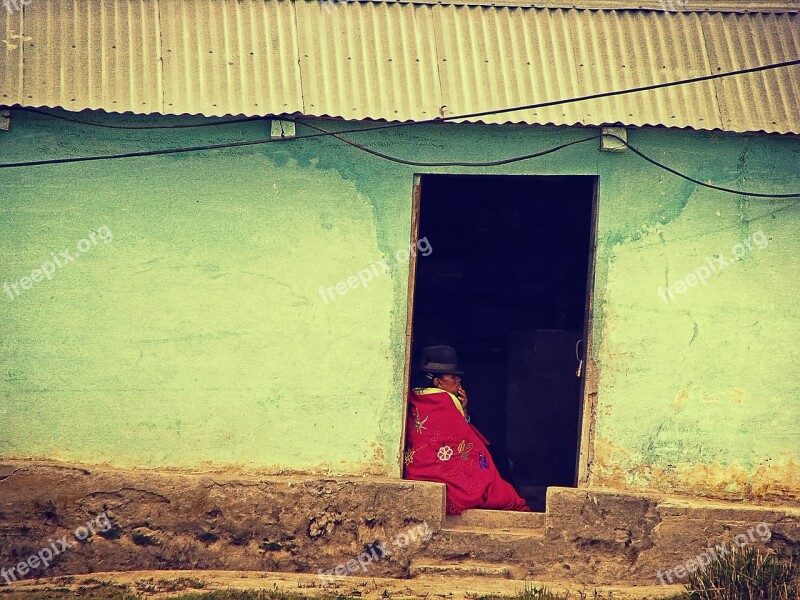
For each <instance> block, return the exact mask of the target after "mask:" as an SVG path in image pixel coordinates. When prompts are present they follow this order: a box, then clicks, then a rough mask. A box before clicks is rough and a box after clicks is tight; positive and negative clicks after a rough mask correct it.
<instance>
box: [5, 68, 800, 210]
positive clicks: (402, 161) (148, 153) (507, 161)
mask: <svg viewBox="0 0 800 600" xmlns="http://www.w3.org/2000/svg"><path fill="white" fill-rule="evenodd" d="M795 64H800V59H796V60H791V61H784V62H781V63H773V64H769V65H761V66H759V67H751V68H748V69H740V70H737V71H730V72H726V73H718V74H715V75H706V76H702V77H694V78H691V79H685V80H679V81H673V82H667V83H661V84H653V85H649V86H643V87H639V88H629V89H626V90H616V91H612V92H603V93H600V94H591V95H587V96H579V97H574V98H568V99H564V100H555V101H550V102H540V103H537V104H528V105H524V106H517V107H510V108H502V109H496V110H492V111H483V112H480V113H471V114H466V115H452V116H449V117H436V118H433V119H428V120H424V121H411V122H405V123H391V124H387V125H379V126H375V127H367V128H356V129H349V130H342V131H338V132H335V131H328V130H326V129H323V128H322V127H318V126H315V125H311V124H309V123H305V122H302V121H298V123H299V124H301V125H305V126H306V127H309V128H311V129H315V130H317V131H318V132H319V133H317V134H310V135H305V136H299V137H295V138H286V139H283V138H274V139H260V140H242V141H236V142H225V143H220V144H207V145H202V146H191V147H183V148H165V149H159V150H145V151H138V152H126V153H121V154H111V155H99V156H84V157H73V158H60V159H44V160H39V161H25V162H19V163H3V164H0V168H12V167H30V166H39V165H50V164H65V163H73V162H86V161H96V160H111V159H123V158H136V157H144V156H158V155H163V154H178V153H185V152H199V151H204V150H216V149H223V148H234V147H241V146H253V145H258V144H266V143H274V142H283V141H296V140H302V139H308V138H316V137H327V136H332V137H334V138H336V139H338V140H339V141H342V142H344V143H346V144H349V145H351V146H353V147H355V148H357V149H359V150H362V151H364V152H367V153H369V154H371V155H373V156H376V157H379V158H382V159H385V160H390V161H392V162H396V163H399V164H404V165H411V166H422V167H453V166H463V167H491V166H499V165H505V164H510V163H514V162H519V161H522V160H528V159H531V158H537V157H540V156H544V155H546V154H550V153H553V152H557V151H559V150H562V149H564V148H567V147H569V146H572V145H575V144H580V143H584V142H588V141H590V140H593V139H598V138H599V137H600V136H599V135H595V136H591V137H587V138H583V139H580V140H575V141H572V142H567V143H565V144H561V145H558V146H555V147H553V148H549V149H547V150H542V151H540V152H535V153H532V154H525V155H521V156H515V157H510V158H505V159H500V160H496V161H486V162H460V161H448V162H423V161H412V160H407V159H402V158H398V157H394V156H391V155H388V154H384V153H382V152H379V151H377V150H373V149H371V148H369V147H367V146H365V145H363V144H359V143H357V142H354V141H353V140H349V139H348V138H345V137H343V135H342V134H344V133H361V132H369V131H375V130H379V129H391V128H395V127H405V126H410V125H423V124H436V123H445V122H447V121H450V120H457V119H466V118H474V117H478V116H487V115H492V114H500V113H506V112H513V111H519V110H530V109H533V108H542V107H547V106H554V105H557V104H567V103H570V102H579V101H582V100H590V99H597V98H602V97H607V96H614V95H620V94H627V93H633V92H639V91H645V90H650V89H658V88H663V87H668V86H673V85H685V84H688V83H694V82H698V81H706V80H709V79H717V78H720V77H728V76H731V75H739V74H743V73H753V72H756V71H764V70H767V69H776V68H780V67H786V66H791V65H795ZM38 112H41V114H45V115H47V116H52V117H55V118H60V117H59V116H58V115H52V114H50V113H46V112H44V111H38ZM66 120H70V119H66ZM249 120H255V119H252V118H247V119H235V120H231V121H227V122H223V123H209V124H196V125H192V124H189V125H185V126H201V125H202V126H211V125H224V124H230V123H234V122H243V121H249ZM76 122H81V123H82V124H87V125H93V123H91V122H82V121H81V120H76ZM103 125H106V124H103ZM103 125H100V126H103ZM172 127H174V126H151V127H130V126H118V127H115V128H122V129H127V128H134V129H163V128H172ZM603 135H605V136H607V137H612V138H615V139H617V140H619V141H620V142H622V143H623V144H624V145H625V146H626V147H627V148H629V149H630V150H631V151H632V152H633V153H634V154H636V155H637V156H639V157H640V158H642V159H644V160H646V161H647V162H649V163H651V164H653V165H654V166H657V167H659V168H662V169H664V170H666V171H668V172H669V173H672V174H674V175H676V176H678V177H681V178H683V179H686V180H687V181H691V182H693V183H695V184H697V185H700V186H703V187H707V188H710V189H714V190H717V191H721V192H726V193H731V194H736V195H742V196H752V197H757V198H798V197H800V194H764V193H759V192H748V191H743V190H734V189H732V188H726V187H722V186H717V185H713V184H708V183H705V182H703V181H700V180H698V179H695V178H693V177H691V176H689V175H685V174H684V173H681V172H680V171H677V170H676V169H673V168H671V167H668V166H666V165H664V164H662V163H660V162H658V161H656V160H655V159H652V158H650V157H649V156H647V155H646V154H644V153H643V152H641V151H640V150H638V149H637V148H635V147H633V146H631V145H630V144H628V143H627V142H626V141H624V140H622V139H621V138H619V137H617V136H615V135H611V134H603Z"/></svg>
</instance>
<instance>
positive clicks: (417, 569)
mask: <svg viewBox="0 0 800 600" xmlns="http://www.w3.org/2000/svg"><path fill="white" fill-rule="evenodd" d="M409 575H411V577H418V576H420V575H431V576H436V577H442V576H444V577H496V578H501V579H515V578H520V577H521V576H522V575H524V569H520V568H519V567H513V566H509V565H501V564H496V563H486V562H479V561H474V560H467V561H462V562H454V561H440V560H437V559H436V558H428V559H415V560H414V561H413V562H412V563H411V566H410V567H409Z"/></svg>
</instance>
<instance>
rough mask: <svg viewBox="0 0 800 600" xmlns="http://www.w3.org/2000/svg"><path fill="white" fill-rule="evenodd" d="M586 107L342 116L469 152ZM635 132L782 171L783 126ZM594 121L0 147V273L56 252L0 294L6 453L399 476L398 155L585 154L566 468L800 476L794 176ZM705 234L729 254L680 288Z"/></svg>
mask: <svg viewBox="0 0 800 600" xmlns="http://www.w3.org/2000/svg"><path fill="white" fill-rule="evenodd" d="M88 116H90V117H91V118H92V119H94V120H107V121H110V122H114V123H116V124H119V123H131V124H144V123H154V122H170V123H175V122H196V121H197V119H189V118H182V119H180V118H163V119H158V118H157V117H150V118H146V117H124V118H123V117H117V116H104V115H101V114H91V115H88ZM318 124H322V125H323V126H327V127H345V126H347V127H351V126H352V124H347V125H343V124H334V123H330V122H327V123H326V122H318ZM298 133H299V134H301V135H303V134H307V133H311V131H310V130H308V129H306V128H304V127H302V126H301V127H298ZM593 133H594V131H593V130H582V129H569V128H535V129H533V128H525V127H516V126H510V127H495V126H492V127H489V126H460V125H449V126H439V127H430V126H424V127H412V128H400V129H396V130H388V131H379V132H375V133H369V134H366V133H364V134H352V137H353V138H355V139H357V140H358V141H359V142H362V143H365V144H367V145H369V146H371V147H374V148H376V149H379V150H381V151H384V152H389V153H391V154H395V155H398V156H401V157H404V158H412V159H417V160H463V161H470V160H491V159H494V158H498V157H501V156H511V155H516V154H524V153H530V152H534V151H536V150H540V149H545V148H549V147H551V146H554V145H556V144H559V143H563V142H567V141H571V140H577V139H581V138H584V137H587V136H589V135H591V134H593ZM267 135H268V131H267V126H266V125H265V124H259V123H249V124H238V125H228V126H224V127H207V128H195V129H180V130H169V131H164V130H162V131H158V132H148V131H122V130H109V129H97V128H90V127H86V126H82V125H77V124H69V123H64V122H60V121H54V120H51V119H49V118H46V117H41V116H37V115H30V114H25V113H15V114H14V119H13V123H12V130H11V131H10V132H7V133H0V149H2V156H3V159H2V160H3V162H6V161H7V162H11V161H18V160H35V159H42V158H49V157H61V156H77V155H90V154H108V153H114V152H125V151H135V150H144V149H149V148H155V147H170V146H190V145H198V144H206V143H218V142H224V141H228V140H238V139H255V138H262V137H266V136H267ZM630 141H631V142H632V143H633V144H635V145H637V146H639V147H640V148H641V149H642V150H643V151H645V152H647V153H648V154H650V155H651V156H653V157H654V158H657V159H659V160H662V161H664V162H666V163H668V164H669V165H671V166H673V167H675V168H677V169H680V170H683V171H686V172H689V173H691V174H693V175H695V176H697V177H699V178H700V179H702V180H709V181H712V182H713V183H717V184H722V185H727V186H731V187H744V188H749V189H756V190H761V191H766V192H776V193H781V192H783V193H787V192H797V191H798V190H800V169H798V166H800V161H799V160H798V158H799V153H800V142H798V140H797V139H795V138H788V137H785V138H780V137H767V136H760V135H752V136H744V135H730V134H722V133H699V132H690V131H672V130H664V129H646V130H637V131H632V132H630ZM597 146H598V144H597V142H596V141H591V142H588V143H585V144H580V145H576V146H572V147H570V148H568V149H565V150H562V151H560V152H558V153H555V154H551V155H548V156H545V157H542V158H539V159H535V160H530V161H526V162H521V163H515V164H513V165H508V166H505V167H501V168H491V169H486V168H484V169H479V168H448V169H419V168H413V167H407V166H403V165H398V164H396V163H390V162H387V161H384V160H382V159H379V158H376V157H371V156H367V155H365V154H363V153H362V152H360V151H358V150H356V149H353V148H351V147H349V146H345V145H343V144H341V143H340V142H337V141H335V140H333V139H330V138H326V139H315V140H308V141H294V142H287V143H275V144H266V145H259V146H249V147H245V148H239V149H227V150H214V151H208V152H198V153H192V154H178V155H169V156H159V157H148V158H135V159H126V160H115V161H103V162H88V163H79V164H70V165H55V166H38V167H30V168H19V169H4V170H2V171H0V215H1V217H0V228H2V234H0V257H2V260H0V278H2V279H1V280H0V283H3V282H8V283H13V282H19V281H20V279H21V278H22V277H23V276H26V275H27V276H30V275H31V272H32V271H33V270H34V269H37V268H39V267H40V266H41V265H43V264H45V263H46V261H48V260H52V257H51V255H52V253H55V254H56V256H58V254H59V251H63V250H65V249H69V250H70V253H71V254H72V255H73V256H77V258H76V259H75V260H74V261H73V262H71V263H69V264H66V265H64V266H63V268H56V269H55V272H54V274H53V275H52V279H51V280H47V279H44V280H43V281H41V282H30V281H29V282H27V283H28V285H29V286H30V289H23V288H22V283H18V289H19V290H20V295H19V296H16V297H15V298H14V299H13V300H12V299H11V298H10V296H9V295H8V294H4V296H3V297H2V298H0V300H2V302H0V323H2V332H3V334H2V337H1V339H0V372H1V373H2V381H0V417H1V418H0V448H2V450H1V451H0V452H2V456H4V457H6V458H26V457H40V458H48V459H57V460H64V461H72V462H85V463H103V462H107V463H110V464H113V465H117V466H139V467H160V466H170V467H180V468H203V467H209V466H213V467H225V466H230V467H231V468H236V469H242V468H245V469H247V468H253V469H258V470H261V471H266V472H281V471H298V472H309V473H324V472H327V473H331V474H338V475H363V474H373V475H389V476H396V475H398V474H399V466H398V461H399V452H400V447H401V442H402V441H401V439H400V437H401V423H402V416H403V404H404V402H403V398H402V388H403V381H402V378H403V369H404V363H403V361H404V353H405V340H404V330H405V324H406V314H407V305H406V296H407V279H408V270H407V269H408V267H407V264H406V263H405V262H404V261H402V260H400V261H398V260H397V258H396V252H397V251H398V250H402V249H403V248H407V247H408V244H409V240H410V217H411V190H412V178H413V173H414V172H452V173H456V172H458V173H526V174H589V175H592V174H595V175H599V176H600V190H599V194H600V210H599V215H598V234H597V262H596V281H595V290H594V302H595V313H594V315H595V319H594V323H593V334H594V345H593V359H594V365H593V366H594V367H596V373H597V376H596V387H597V389H596V391H597V394H596V395H592V396H591V397H592V399H593V404H592V406H591V408H592V411H591V413H592V414H593V415H594V417H593V418H594V419H595V422H594V429H593V433H592V436H593V437H592V439H591V443H590V444H589V448H590V455H589V457H588V458H589V463H588V480H587V482H588V483H590V484H593V485H600V486H612V487H622V488H633V489H648V488H657V489H669V490H673V491H684V492H686V493H693V494H708V495H713V496H722V497H740V496H761V497H769V496H777V497H781V498H797V497H800V474H799V473H798V465H797V462H796V461H797V460H798V458H797V456H798V454H800V448H798V444H800V442H798V439H800V435H798V434H799V433H800V431H799V428H800V425H798V423H800V419H798V416H800V415H798V413H799V412H800V409H798V405H797V392H798V384H797V377H796V375H795V366H796V364H797V363H798V360H797V359H798V353H799V352H798V350H797V349H796V346H795V345H794V340H795V338H797V337H798V334H800V320H798V302H797V300H796V287H797V282H798V281H800V246H799V245H798V242H797V241H796V237H795V232H796V231H797V229H798V226H800V209H798V208H797V207H796V203H797V200H796V199H795V200H758V199H750V200H748V199H745V198H743V197H739V196H734V195H729V194H722V193H719V192H714V191H711V190H706V189H703V188H700V187H698V186H696V185H694V184H692V183H689V182H686V181H683V180H680V179H678V178H676V177H674V176H672V175H670V174H668V173H666V172H664V171H661V170H658V169H656V168H655V167H653V166H651V165H648V164H647V163H645V162H643V161H642V160H641V159H639V158H638V157H636V156H634V155H632V154H631V153H626V154H606V153H599V152H598V151H597ZM103 227H105V228H106V229H104V230H101V232H100V233H103V232H110V233H111V234H112V236H111V237H113V241H110V242H108V243H106V242H105V241H103V239H102V237H101V236H99V235H98V234H97V233H95V241H96V244H94V245H92V241H91V240H90V239H89V237H88V234H89V232H92V231H94V232H97V231H98V229H100V228H103ZM759 232H761V233H763V238H762V236H761V234H759ZM754 236H755V237H754ZM106 237H109V236H106ZM82 239H87V240H89V241H88V242H87V243H88V244H89V246H85V245H84V247H86V248H87V251H86V252H85V253H81V252H80V251H78V250H77V244H78V243H79V241H80V240H82ZM762 240H766V243H762ZM430 241H431V245H432V247H433V251H434V252H435V251H436V242H435V240H430ZM746 241H749V243H750V248H748V249H746V251H745V252H743V253H741V252H740V253H741V254H742V259H741V260H739V261H734V262H731V258H732V252H733V248H734V246H735V245H736V244H738V243H745V242H746ZM743 247H744V246H743ZM737 250H738V248H737ZM720 253H722V254H724V259H725V260H726V261H727V262H728V263H729V264H728V265H727V266H724V268H722V269H721V271H720V272H719V273H716V274H712V275H711V276H709V278H708V281H707V282H706V283H705V285H699V284H696V285H695V286H694V287H687V288H686V289H683V288H681V289H683V293H682V294H681V293H678V291H677V290H676V289H675V282H676V281H678V280H679V279H683V278H685V277H686V275H687V274H688V273H690V272H696V271H698V269H699V267H701V266H704V265H707V264H708V259H710V258H711V257H712V256H713V255H715V254H717V255H719V254H720ZM401 257H402V254H401ZM381 260H382V261H385V262H386V264H387V266H388V267H389V268H390V271H389V272H388V273H384V272H383V270H382V269H381V268H378V267H377V261H381ZM421 260H424V258H423V259H421ZM372 265H375V266H376V270H375V271H373V274H375V273H379V275H374V277H373V280H372V281H371V282H370V283H369V286H368V287H366V288H365V287H363V286H359V287H356V288H355V289H353V288H347V289H348V291H347V293H346V294H344V295H338V294H336V292H335V291H334V292H333V297H334V298H335V299H331V297H330V296H328V299H327V302H326V300H325V299H323V294H321V293H320V287H323V288H327V287H331V286H335V285H336V283H337V282H342V281H346V280H347V278H348V277H349V276H352V275H355V274H357V273H358V271H359V270H362V269H369V268H371V266H372ZM700 273H703V272H702V271H701V272H700ZM695 283H696V282H695ZM345 285H346V284H345ZM668 285H669V286H672V288H671V289H672V294H673V296H674V299H670V297H669V292H667V291H666V289H665V288H666V286H668ZM659 286H660V287H662V289H665V292H664V295H665V296H666V298H667V300H666V302H665V301H664V299H662V297H661V295H660V294H659V292H658V288H659ZM11 295H14V293H13V291H12V293H11ZM593 372H594V371H593ZM593 386H594V384H592V385H591V386H590V387H593Z"/></svg>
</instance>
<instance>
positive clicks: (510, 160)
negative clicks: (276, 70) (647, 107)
mask: <svg viewBox="0 0 800 600" xmlns="http://www.w3.org/2000/svg"><path fill="white" fill-rule="evenodd" d="M303 125H305V126H306V127H310V128H311V129H316V130H317V131H321V132H324V133H327V134H329V135H331V136H333V137H334V138H336V139H337V140H339V141H341V142H344V143H345V144H349V145H350V146H353V147H354V148H358V149H359V150H363V151H364V152H366V153H368V154H372V155H373V156H377V157H378V158H383V159H385V160H388V161H391V162H395V163H399V164H401V165H411V166H412V167H497V166H499V165H507V164H510V163H515V162H519V161H521V160H528V159H530V158H538V157H539V156H544V155H546V154H552V153H553V152H558V151H559V150H563V149H564V148H568V147H569V146H574V145H575V144H582V143H584V142H590V141H592V140H596V139H599V138H600V135H599V134H598V135H593V136H590V137H587V138H583V139H580V140H573V141H571V142H567V143H565V144H560V145H558V146H554V147H552V148H548V149H547V150H541V151H540V152H533V153H532V154H523V155H522V156H514V157H511V158H502V159H500V160H492V161H487V162H457V161H453V162H422V161H417V160H406V159H404V158H397V157H396V156H391V155H389V154H384V153H383V152H378V151H377V150H373V149H372V148H368V147H367V146H364V145H363V144H359V143H358V142H354V141H353V140H350V139H347V138H346V137H344V136H342V135H341V134H339V133H338V132H334V131H328V130H327V129H323V128H322V127H318V126H316V125H311V124H309V123H303Z"/></svg>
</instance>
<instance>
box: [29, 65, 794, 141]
mask: <svg viewBox="0 0 800 600" xmlns="http://www.w3.org/2000/svg"><path fill="white" fill-rule="evenodd" d="M794 65H800V58H796V59H792V60H787V61H782V62H777V63H769V64H766V65H758V66H755V67H748V68H746V69H736V70H733V71H724V72H722V73H714V74H712V75H701V76H699V77H690V78H688V79H676V80H673V81H666V82H663V83H653V84H650V85H644V86H640V87H635V88H625V89H621V90H613V91H610V92H598V93H596V94H588V95H585V96H574V97H572V98H565V99H561V100H551V101H548V102H537V103H534V104H524V105H521V106H513V107H507V108H498V109H493V110H485V111H481V112H475V113H467V114H460V115H450V116H447V117H445V116H441V117H433V118H430V119H423V120H421V121H406V122H404V123H391V124H388V125H381V126H377V127H372V128H368V129H361V130H358V131H370V130H374V129H390V128H394V127H408V126H410V125H425V124H431V123H442V122H446V121H455V120H461V119H472V118H475V117H486V116H491V115H498V114H503V113H509V112H516V111H520V110H532V109H535V108H547V107H549V106H560V105H563V104H571V103H574V102H583V101H586V100H597V99H599V98H608V97H611V96H620V95H623V94H633V93H636V92H646V91H650V90H657V89H662V88H666V87H673V86H678V85H687V84H690V83H698V82H701V81H710V80H713V79H721V78H723V77H732V76H734V75H746V74H748V73H758V72H761V71H769V70H774V69H780V68H783V67H791V66H794ZM14 110H28V111H30V112H36V113H38V114H42V115H46V116H49V117H54V118H61V119H64V120H66V121H72V122H75V123H81V124H83V125H91V126H96V127H111V128H114V129H178V128H185V127H210V126H214V125H229V124H231V123H241V122H245V121H251V120H258V119H260V118H262V117H246V118H242V119H232V120H229V121H223V122H217V123H202V124H184V125H149V126H147V125H143V126H134V125H109V124H107V123H98V122H93V121H83V120H80V119H72V118H69V117H63V116H60V115H55V114H53V113H49V112H46V111H43V110H39V109H35V108H28V107H16V108H15V109H14ZM340 133H350V132H340Z"/></svg>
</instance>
